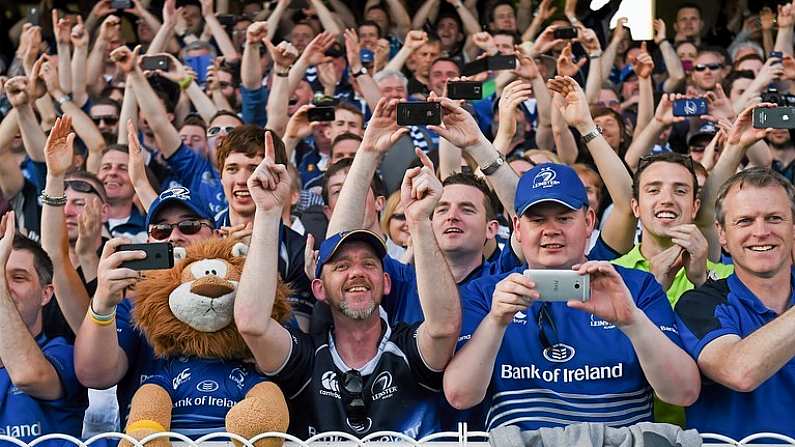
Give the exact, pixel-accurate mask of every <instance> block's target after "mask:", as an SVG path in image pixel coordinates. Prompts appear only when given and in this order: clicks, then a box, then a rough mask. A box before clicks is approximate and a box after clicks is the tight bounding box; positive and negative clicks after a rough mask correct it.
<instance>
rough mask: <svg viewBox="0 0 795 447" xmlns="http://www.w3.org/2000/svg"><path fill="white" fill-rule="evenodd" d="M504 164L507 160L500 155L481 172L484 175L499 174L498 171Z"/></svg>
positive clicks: (481, 169)
mask: <svg viewBox="0 0 795 447" xmlns="http://www.w3.org/2000/svg"><path fill="white" fill-rule="evenodd" d="M504 164H505V158H503V156H502V155H499V156H498V157H497V159H496V160H494V161H493V162H491V164H490V165H488V166H486V167H481V168H480V172H482V173H483V175H491V174H494V173H495V172H497V169H500V166H502V165H504Z"/></svg>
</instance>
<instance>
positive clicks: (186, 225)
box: [149, 219, 212, 241]
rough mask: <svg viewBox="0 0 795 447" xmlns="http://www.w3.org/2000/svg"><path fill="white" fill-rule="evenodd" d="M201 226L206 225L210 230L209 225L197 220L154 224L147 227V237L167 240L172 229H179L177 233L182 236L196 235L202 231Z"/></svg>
mask: <svg viewBox="0 0 795 447" xmlns="http://www.w3.org/2000/svg"><path fill="white" fill-rule="evenodd" d="M203 225H207V227H209V228H210V229H212V227H211V226H210V224H208V223H207V222H205V221H203V220H199V219H185V220H183V221H180V222H177V223H173V224H169V223H161V224H154V225H152V226H151V227H149V236H152V239H157V240H159V241H162V240H163V239H168V237H169V236H171V233H172V232H173V231H174V228H179V231H180V233H182V234H185V235H191V234H196V233H198V232H199V231H200V230H201V229H202V226H203Z"/></svg>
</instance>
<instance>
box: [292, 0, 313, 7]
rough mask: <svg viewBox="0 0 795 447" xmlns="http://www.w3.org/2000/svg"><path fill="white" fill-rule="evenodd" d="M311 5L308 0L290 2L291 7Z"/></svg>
mask: <svg viewBox="0 0 795 447" xmlns="http://www.w3.org/2000/svg"><path fill="white" fill-rule="evenodd" d="M308 7H309V2H308V1H307V0H292V1H291V2H290V9H304V8H308Z"/></svg>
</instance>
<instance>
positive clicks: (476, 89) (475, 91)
mask: <svg viewBox="0 0 795 447" xmlns="http://www.w3.org/2000/svg"><path fill="white" fill-rule="evenodd" d="M447 97H448V98H450V99H466V100H478V99H483V83H482V82H480V81H448V82H447Z"/></svg>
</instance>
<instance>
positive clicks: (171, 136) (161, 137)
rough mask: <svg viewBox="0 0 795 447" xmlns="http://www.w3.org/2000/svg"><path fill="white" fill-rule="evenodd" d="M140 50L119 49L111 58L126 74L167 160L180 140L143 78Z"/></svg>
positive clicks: (177, 146) (155, 95)
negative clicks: (139, 61) (139, 60)
mask: <svg viewBox="0 0 795 447" xmlns="http://www.w3.org/2000/svg"><path fill="white" fill-rule="evenodd" d="M140 50H141V47H140V46H138V47H136V48H135V50H134V51H130V49H129V48H127V47H119V48H117V49H115V50H113V53H111V58H112V59H113V60H114V61H115V62H116V66H117V67H118V68H119V69H120V70H121V71H123V72H124V73H127V82H129V83H130V84H131V85H132V88H133V92H134V93H135V96H136V98H137V99H138V106H139V107H140V108H141V113H143V116H144V118H146V121H147V122H148V123H149V127H150V128H151V129H152V132H154V134H155V141H156V142H157V148H158V149H159V150H160V152H161V153H162V154H163V156H164V157H165V158H169V157H171V156H172V155H173V154H174V153H175V152H176V151H177V149H179V147H180V145H182V140H181V139H180V138H179V133H178V132H177V129H175V128H174V126H173V125H172V124H171V123H170V122H169V121H168V120H167V119H164V118H165V116H166V108H165V106H163V103H162V102H160V99H159V98H158V97H157V94H155V91H154V90H153V89H152V86H151V85H149V82H148V81H147V80H146V78H145V77H144V73H143V71H141V67H139V66H138V52H139V51H140ZM122 132H123V129H121V128H120V129H119V133H122Z"/></svg>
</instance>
